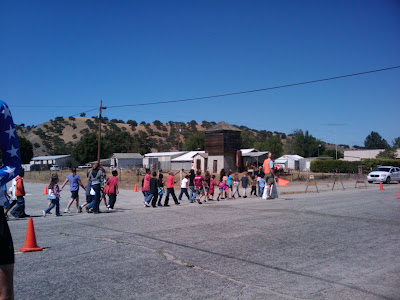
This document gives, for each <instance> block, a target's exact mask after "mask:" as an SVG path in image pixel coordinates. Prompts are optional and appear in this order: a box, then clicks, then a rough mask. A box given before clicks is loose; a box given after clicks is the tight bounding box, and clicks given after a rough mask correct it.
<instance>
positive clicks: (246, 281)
mask: <svg viewBox="0 0 400 300" xmlns="http://www.w3.org/2000/svg"><path fill="white" fill-rule="evenodd" d="M43 188H44V185H43V184H35V183H25V189H26V191H27V196H26V207H27V208H26V213H28V214H30V215H31V217H32V218H33V222H34V226H35V232H36V239H37V243H38V245H39V246H40V247H44V250H43V251H39V252H30V253H22V252H20V251H18V248H19V247H22V246H23V245H24V241H25V235H26V228H27V223H28V220H27V219H14V218H13V217H10V220H9V226H10V229H11V232H12V235H13V239H14V247H15V250H16V251H15V257H16V264H15V298H16V299H400V243H399V242H400V199H397V198H396V197H397V196H398V193H399V192H398V191H399V184H391V185H384V190H379V185H370V186H368V189H354V188H349V189H345V190H341V189H337V190H336V189H335V190H334V191H326V192H323V193H307V194H304V193H299V194H286V195H282V196H281V198H278V199H274V200H263V199H261V198H258V197H253V198H246V199H244V198H239V199H231V200H223V201H219V202H217V201H210V202H206V203H204V204H202V205H199V204H196V203H193V204H190V203H188V201H187V199H186V198H184V200H182V201H181V205H174V203H173V201H171V200H170V207H157V208H151V207H150V208H145V207H143V204H142V201H143V197H142V194H141V193H140V192H139V193H134V192H133V191H129V190H121V192H120V194H119V195H118V197H117V203H116V210H114V211H110V212H109V211H106V210H105V207H104V203H102V204H101V206H100V209H101V210H102V211H103V213H101V214H98V215H94V214H88V213H86V212H83V213H77V212H76V209H75V207H72V208H71V211H72V213H70V214H64V213H63V216H61V217H56V216H55V214H54V210H53V214H52V215H48V216H46V217H45V218H44V217H42V211H43V209H45V208H46V207H47V204H48V200H47V199H46V196H44V195H43ZM302 189H303V187H302ZM80 195H81V197H82V198H84V192H83V191H81V192H80ZM62 196H63V197H62V199H61V207H62V211H63V210H64V208H65V206H66V203H67V201H68V200H69V192H68V189H67V188H65V190H64V191H63V192H62ZM81 203H82V200H81Z"/></svg>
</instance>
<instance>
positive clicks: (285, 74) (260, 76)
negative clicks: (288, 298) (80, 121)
mask: <svg viewBox="0 0 400 300" xmlns="http://www.w3.org/2000/svg"><path fill="white" fill-rule="evenodd" d="M0 36H1V44H0V65H1V68H0V99H2V100H4V101H6V102H7V103H8V104H9V105H10V108H11V110H12V113H13V116H14V121H15V123H17V124H20V123H24V124H26V125H38V124H41V123H43V122H45V121H47V120H49V119H54V118H55V117H57V116H65V117H67V116H70V115H76V114H78V115H79V113H80V112H82V111H86V110H89V109H92V108H93V109H96V108H97V107H98V106H99V100H100V99H102V101H103V105H104V106H112V105H124V104H137V103H146V102H153V101H165V100H177V99H185V98H192V97H200V96H208V95H215V94H223V93H232V92H239V91H245V90H253V89H260V88H267V87H273V86H278V85H284V84H290V83H295V82H302V81H308V80H314V79H321V78H327V77H333V76H339V75H345V74H350V73H357V72H363V71H368V70H374V69H381V68H386V67H391V66H398V65H400V2H399V1H397V0H392V1H391V0H382V1H378V0H376V1H364V0H363V1H356V0H352V1H206V0H205V1H62V0H60V1H9V0H6V1H2V2H1V4H0ZM399 79H400V69H395V70H390V71H386V72H379V73H374V74H368V75H362V76H358V77H351V78H346V79H339V80H334V81H327V82H323V83H316V84H310V85H304V86H297V87H289V88H285V89H278V90H272V91H266V92H260V93H252V94H245V95H237V96H231V97H224V98H214V99H210V100H201V101H193V102H185V103H174V104H160V105H152V106H142V107H125V108H114V109H107V110H105V111H104V116H107V117H108V118H109V119H113V118H117V119H123V120H125V121H127V120H129V119H132V120H136V121H138V122H141V121H146V122H152V121H154V120H160V121H162V122H168V121H182V122H189V121H191V120H196V121H198V122H201V121H203V120H206V121H215V122H218V121H222V120H223V121H226V122H228V123H231V124H238V125H245V126H248V127H250V128H255V129H265V130H270V131H279V132H285V133H291V132H292V131H293V130H295V129H302V130H308V131H309V132H310V134H312V135H313V136H315V137H317V138H319V139H322V140H324V141H326V142H331V143H334V142H335V134H334V132H335V128H334V127H332V126H327V125H323V124H331V123H337V124H347V125H344V126H338V127H337V129H336V130H337V142H338V144H348V145H351V146H352V145H355V144H356V145H363V143H364V139H365V138H366V136H367V135H368V134H369V133H370V132H371V131H377V132H379V133H380V134H381V135H382V136H383V137H384V138H385V139H386V140H388V141H389V142H391V141H392V140H393V139H394V138H396V137H398V136H400V130H399V112H400V101H399V96H400V80H399ZM57 106H67V107H57ZM96 114H97V111H93V112H89V113H87V115H88V116H92V115H96Z"/></svg>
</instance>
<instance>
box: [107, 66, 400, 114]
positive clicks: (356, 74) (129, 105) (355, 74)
mask: <svg viewBox="0 0 400 300" xmlns="http://www.w3.org/2000/svg"><path fill="white" fill-rule="evenodd" d="M398 68H400V66H394V67H389V68H384V69H377V70H370V71H365V72H360V73H353V74H347V75H340V76H335V77H329V78H323V79H316V80H310V81H303V82H297V83H290V84H285V85H278V86H273V87H267V88H262V89H256V90H249V91H241V92H234V93H227V94H219V95H212V96H203V97H195V98H187V99H179V100H166V101H157V102H148V103H137V104H126V105H112V106H107V108H119V107H134V106H147V105H155V104H166V103H176V102H187V101H196V100H204V99H211V98H219V97H227V96H234V95H242V94H249V93H257V92H263V91H268V90H275V89H282V88H287V87H292V86H298V85H306V84H311V83H317V82H323V81H329V80H336V79H341V78H347V77H353V76H360V75H365V74H371V73H377V72H383V71H389V70H393V69H398Z"/></svg>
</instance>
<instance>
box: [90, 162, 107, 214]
mask: <svg viewBox="0 0 400 300" xmlns="http://www.w3.org/2000/svg"><path fill="white" fill-rule="evenodd" d="M88 180H89V181H90V182H91V188H92V189H93V190H94V192H95V194H94V197H93V201H92V202H90V204H89V205H88V206H87V207H88V208H89V209H90V208H93V213H94V214H98V213H99V212H100V211H99V206H100V197H101V196H100V190H101V183H102V182H103V172H102V171H101V170H100V164H99V163H95V164H94V165H93V167H92V170H91V171H90V172H89V176H88Z"/></svg>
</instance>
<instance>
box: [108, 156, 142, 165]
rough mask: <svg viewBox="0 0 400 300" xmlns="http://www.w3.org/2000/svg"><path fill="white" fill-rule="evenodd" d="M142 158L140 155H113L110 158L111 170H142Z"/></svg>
mask: <svg viewBox="0 0 400 300" xmlns="http://www.w3.org/2000/svg"><path fill="white" fill-rule="evenodd" d="M142 167H143V156H142V155H141V154H140V153H114V154H113V155H112V156H111V168H118V169H119V168H122V169H127V168H135V169H137V168H142Z"/></svg>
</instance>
